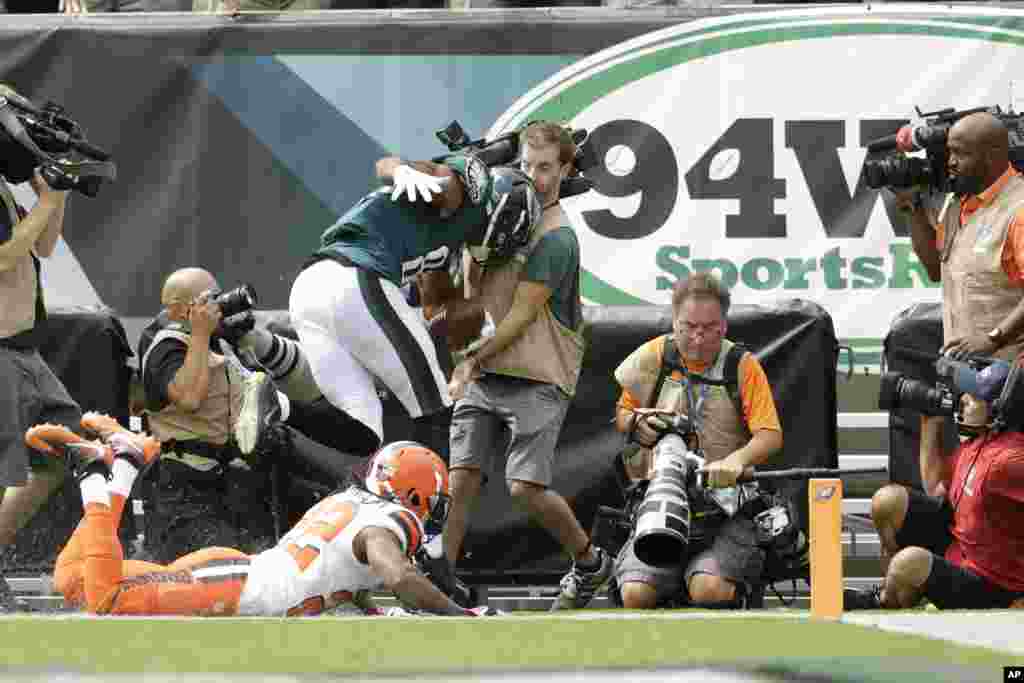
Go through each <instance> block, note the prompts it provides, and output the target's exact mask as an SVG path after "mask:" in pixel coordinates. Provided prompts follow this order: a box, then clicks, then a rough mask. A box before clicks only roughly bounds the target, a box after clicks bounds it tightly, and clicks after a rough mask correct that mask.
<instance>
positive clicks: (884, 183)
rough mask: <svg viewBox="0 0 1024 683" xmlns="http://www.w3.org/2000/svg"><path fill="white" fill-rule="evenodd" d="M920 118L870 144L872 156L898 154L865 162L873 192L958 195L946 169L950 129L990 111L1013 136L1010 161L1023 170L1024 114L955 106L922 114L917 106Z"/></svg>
mask: <svg viewBox="0 0 1024 683" xmlns="http://www.w3.org/2000/svg"><path fill="white" fill-rule="evenodd" d="M914 109H915V111H916V112H917V116H918V119H917V120H916V121H915V122H913V123H910V124H907V125H905V126H903V127H901V128H900V129H899V130H898V131H897V132H896V133H895V134H893V135H888V136H886V137H884V138H879V139H877V140H873V141H871V142H869V143H868V146H867V147H868V152H869V154H874V153H879V152H891V151H893V150H895V151H896V153H895V154H890V155H888V156H885V157H883V158H874V159H873V158H870V157H869V158H868V160H867V161H865V162H864V172H863V173H864V182H865V184H867V186H868V187H870V188H872V189H879V188H883V187H887V188H890V189H892V190H907V189H911V188H919V189H928V190H931V191H933V192H958V188H956V187H954V184H955V183H952V182H951V179H950V177H949V174H948V172H947V168H946V162H947V159H948V156H949V154H948V148H947V146H946V143H947V140H948V138H949V130H950V128H952V127H953V125H954V124H955V123H956V122H957V121H959V120H960V119H962V118H964V117H965V116H969V115H970V114H977V113H979V112H988V113H989V114H992V115H993V116H995V117H996V118H997V119H999V121H1000V122H1001V123H1002V124H1003V125H1004V126H1006V129H1007V131H1008V132H1009V134H1010V162H1011V163H1012V164H1013V165H1014V167H1016V168H1017V169H1018V170H1024V114H1016V113H1014V112H1013V111H1012V110H1011V111H1006V112H1004V111H1003V110H1002V109H1001V108H1000V107H999V106H998V105H996V106H992V107H975V108H974V109H964V110H962V111H957V110H956V109H953V108H952V107H950V108H946V109H939V110H937V111H932V112H927V113H925V112H922V111H921V110H920V109H918V108H917V107H915V108H914ZM915 151H924V153H925V156H924V157H923V158H922V157H914V156H907V153H908V152H915Z"/></svg>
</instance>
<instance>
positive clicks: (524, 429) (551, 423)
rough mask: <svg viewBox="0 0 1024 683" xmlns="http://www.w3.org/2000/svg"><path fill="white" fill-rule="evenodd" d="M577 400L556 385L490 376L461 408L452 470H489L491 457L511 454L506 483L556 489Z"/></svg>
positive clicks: (455, 424)
mask: <svg viewBox="0 0 1024 683" xmlns="http://www.w3.org/2000/svg"><path fill="white" fill-rule="evenodd" d="M571 400H572V399H571V398H570V397H569V396H567V395H566V394H565V392H563V391H562V390H561V389H559V388H558V387H557V386H555V385H554V384H547V383H545V382H535V381H533V380H529V379H520V378H518V377H508V376H505V375H494V374H484V375H483V376H482V377H481V378H480V379H478V380H476V381H475V382H473V383H472V384H470V385H469V388H468V389H467V391H466V395H465V397H463V398H462V399H461V400H460V401H459V402H458V403H456V404H455V410H454V411H453V413H452V426H451V456H450V460H451V465H450V466H451V468H452V469H456V468H460V467H462V468H467V469H480V470H484V469H486V465H487V463H488V458H490V457H492V456H504V455H505V454H507V455H508V464H507V465H506V467H505V478H506V479H511V480H516V481H525V482H530V483H533V484H538V485H541V486H545V487H546V486H550V485H551V479H552V470H553V469H554V459H555V444H556V443H557V442H558V434H559V432H560V431H561V430H562V422H564V421H565V414H566V412H567V411H568V410H569V402H570V401H571Z"/></svg>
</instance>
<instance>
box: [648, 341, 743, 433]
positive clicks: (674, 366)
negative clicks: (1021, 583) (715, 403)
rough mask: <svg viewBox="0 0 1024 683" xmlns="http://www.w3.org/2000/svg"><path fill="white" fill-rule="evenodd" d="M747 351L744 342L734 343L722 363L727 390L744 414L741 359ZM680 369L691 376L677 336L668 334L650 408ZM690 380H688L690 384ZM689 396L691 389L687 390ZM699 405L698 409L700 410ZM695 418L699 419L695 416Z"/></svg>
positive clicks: (738, 411)
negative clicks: (684, 361) (676, 338)
mask: <svg viewBox="0 0 1024 683" xmlns="http://www.w3.org/2000/svg"><path fill="white" fill-rule="evenodd" d="M746 352H747V349H746V347H744V346H743V345H742V344H736V343H734V344H733V345H732V347H730V348H729V351H728V352H727V353H726V356H725V362H724V363H723V365H722V379H723V380H724V382H725V390H726V392H727V393H728V394H729V398H730V400H732V403H733V405H734V406H735V407H736V414H737V415H739V416H741V417H742V416H743V397H742V395H741V393H740V361H741V360H742V359H743V354H744V353H746ZM675 370H679V371H680V372H682V373H683V375H684V376H691V375H692V373H690V372H689V371H688V370H687V369H686V365H685V364H684V363H683V359H682V358H680V357H679V349H678V348H676V344H675V337H674V336H673V335H668V336H666V337H665V346H664V348H663V349H662V354H661V368H659V370H658V378H657V379H656V380H655V382H654V390H653V391H652V392H651V398H650V405H648V406H647V407H648V408H653V407H654V406H655V404H656V403H657V402H658V397H659V396H661V388H662V386H663V385H664V384H665V380H666V379H667V378H668V377H669V376H670V375H671V374H672V373H673V372H674V371H675ZM689 383H690V382H688V384H689ZM701 384H703V385H704V387H706V386H707V385H706V384H705V383H703V382H701ZM687 395H688V396H689V390H687ZM699 407H700V406H699V405H698V410H699ZM694 419H697V417H696V416H694Z"/></svg>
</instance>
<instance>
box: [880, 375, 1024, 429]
mask: <svg viewBox="0 0 1024 683" xmlns="http://www.w3.org/2000/svg"><path fill="white" fill-rule="evenodd" d="M935 373H936V375H937V376H938V381H936V382H935V383H934V384H929V383H928V382H924V381H921V380H917V379H912V378H909V377H906V376H905V375H902V374H900V373H896V372H887V373H885V374H883V375H882V378H881V384H880V387H879V394H878V407H879V408H880V409H881V410H885V411H890V412H891V411H894V410H899V409H900V408H906V409H909V410H911V411H913V412H918V413H920V414H922V415H931V416H945V417H952V418H954V420H955V421H956V423H957V425H958V429H959V430H960V432H961V434H964V435H966V436H974V435H975V433H976V431H977V430H976V428H971V427H968V426H966V425H964V424H962V421H963V396H964V394H971V395H972V396H974V397H976V398H978V399H981V400H984V401H987V402H988V403H989V405H990V420H991V423H990V429H991V430H992V431H996V432H998V431H1010V430H1012V431H1021V430H1024V370H1022V368H1021V366H1020V364H1019V363H1016V362H1015V363H1012V364H1011V363H1008V362H1007V361H1005V360H1001V359H998V358H992V357H989V356H970V357H968V358H967V359H965V360H962V361H961V360H955V359H953V358H951V357H949V356H939V358H938V359H937V360H936V361H935Z"/></svg>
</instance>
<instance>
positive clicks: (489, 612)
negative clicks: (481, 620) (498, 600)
mask: <svg viewBox="0 0 1024 683" xmlns="http://www.w3.org/2000/svg"><path fill="white" fill-rule="evenodd" d="M504 614H505V613H504V612H502V611H501V610H500V609H497V608H494V607H488V606H487V605H481V606H480V607H470V608H469V609H467V610H466V616H468V617H500V616H504Z"/></svg>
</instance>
